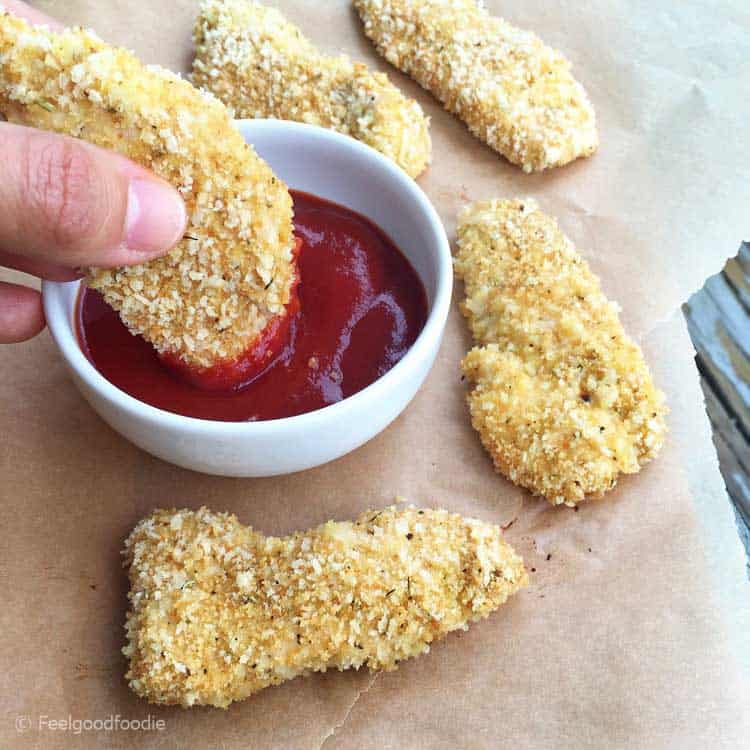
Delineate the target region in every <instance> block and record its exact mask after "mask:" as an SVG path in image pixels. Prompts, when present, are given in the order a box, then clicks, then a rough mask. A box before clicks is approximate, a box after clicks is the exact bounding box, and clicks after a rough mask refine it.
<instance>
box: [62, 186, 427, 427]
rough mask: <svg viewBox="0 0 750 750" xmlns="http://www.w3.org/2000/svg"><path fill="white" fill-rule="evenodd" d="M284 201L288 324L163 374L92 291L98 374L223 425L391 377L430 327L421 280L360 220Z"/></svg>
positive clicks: (86, 346) (306, 408) (86, 340)
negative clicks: (232, 355)
mask: <svg viewBox="0 0 750 750" xmlns="http://www.w3.org/2000/svg"><path fill="white" fill-rule="evenodd" d="M292 197H293V198H294V212H295V216H294V225H295V232H296V235H297V237H298V238H299V240H300V241H301V244H300V246H299V255H298V285H297V287H296V290H295V293H293V295H292V300H291V302H290V304H289V305H288V306H287V310H286V314H284V315H280V316H279V317H278V318H275V319H274V320H272V321H271V323H270V324H269V325H268V327H267V328H266V330H265V331H264V332H263V333H262V334H261V337H260V339H259V340H258V341H256V342H255V343H254V345H253V347H252V348H251V349H249V350H248V352H247V353H246V354H244V355H242V356H241V357H239V358H238V359H237V360H234V361H232V362H228V363H221V364H219V365H217V366H214V367H211V368H207V369H204V370H192V371H189V370H187V369H186V368H185V366H184V365H183V364H182V363H178V364H177V365H176V363H175V362H174V361H171V362H167V363H166V364H165V363H164V362H163V361H162V360H161V359H160V358H159V356H158V355H157V353H156V351H155V350H154V349H153V347H152V346H151V345H150V344H149V343H148V342H146V341H145V340H144V339H142V338H140V337H139V336H134V335H132V334H131V333H130V332H129V331H128V330H127V328H126V327H125V326H124V325H123V323H122V321H121V320H120V318H119V316H118V314H117V313H116V312H115V311H114V310H113V309H112V308H111V307H109V305H107V304H106V303H105V302H104V300H103V299H102V297H101V295H100V294H99V293H98V292H95V291H93V290H91V289H83V291H82V292H81V295H80V297H79V302H78V316H77V322H78V336H79V339H80V342H81V348H82V349H83V351H84V352H85V354H86V355H87V356H88V358H89V360H91V362H92V363H93V365H94V366H95V367H96V368H97V370H99V372H100V373H101V374H102V375H103V376H104V377H105V378H107V380H109V381H110V382H111V383H112V384H114V385H116V386H117V387H118V388H120V389H121V390H123V391H125V392H126V393H129V394H130V395H131V396H133V397H135V398H137V399H138V400H139V401H143V402H144V403H147V404H151V405H152V406H156V407H158V408H160V409H164V410H166V411H170V412H175V413H177V414H182V415H184V416H188V417H197V418H199V419H215V420H221V421H227V422H245V421H254V420H261V419H279V418H281V417H291V416H294V415H297V414H304V413H306V412H310V411H315V410H316V409H321V408H322V407H324V406H328V405H329V404H334V403H336V402H337V401H341V399H343V398H346V397H347V396H351V395H352V394H353V393H357V391H360V390H362V389H363V388H365V387H366V386H368V385H370V383H372V382H373V381H375V380H377V379H378V378H379V377H380V376H381V375H383V374H384V373H386V372H387V371H388V370H390V369H391V368H392V367H393V366H394V365H395V364H396V363H397V362H398V361H399V360H400V359H401V358H402V357H403V356H404V354H405V353H406V352H407V350H408V349H409V347H410V346H411V345H412V344H413V343H414V341H415V340H416V338H417V336H418V335H419V333H420V331H421V330H422V328H423V327H424V324H425V320H426V319H427V298H426V295H425V291H424V287H423V286H422V283H421V281H420V279H419V277H418V276H417V274H416V272H415V271H414V269H413V268H412V267H411V265H410V264H409V262H408V261H407V260H406V258H404V256H403V255H402V254H401V252H400V251H399V250H398V248H396V246H395V245H394V244H393V243H392V242H391V241H390V240H389V239H388V237H387V236H386V235H385V234H384V233H383V232H382V231H381V230H380V229H378V227H376V226H375V225H374V224H373V223H372V222H370V221H369V220H368V219H366V218H364V217H363V216H360V215H359V214H357V213H355V212H353V211H351V210H350V209H347V208H344V207H343V206H338V205H336V204H334V203H330V202H328V201H325V200H323V199H321V198H317V197H314V196H312V195H308V194H306V193H300V192H296V191H292ZM248 381H249V382H248ZM237 382H242V383H244V385H242V386H241V387H239V388H238V387H232V385H233V384H236V383H237Z"/></svg>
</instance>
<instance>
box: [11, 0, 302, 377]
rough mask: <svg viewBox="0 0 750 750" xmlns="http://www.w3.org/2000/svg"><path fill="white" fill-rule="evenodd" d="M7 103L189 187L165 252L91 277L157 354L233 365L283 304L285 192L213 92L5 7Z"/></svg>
mask: <svg viewBox="0 0 750 750" xmlns="http://www.w3.org/2000/svg"><path fill="white" fill-rule="evenodd" d="M0 111H1V112H2V113H3V114H4V115H6V117H7V118H8V119H9V120H10V121H11V122H15V123H19V124H22V125H32V126H34V127H38V128H42V129H45V130H53V131H55V132H58V133H64V134H67V135H72V136H75V137H77V138H83V139H85V140H87V141H90V142H91V143H94V144H96V145H97V146H102V147H104V148H108V149H112V150H113V151H117V152H119V153H120V154H123V155H125V156H127V157H129V158H131V159H133V160H134V161H136V162H138V163H139V164H142V165H143V166H145V167H148V168H149V169H151V170H153V171H154V172H155V173H156V174H158V175H160V176H161V177H163V178H164V179H166V180H167V181H168V182H170V183H171V184H172V185H174V186H175V187H176V188H177V189H178V190H179V191H180V193H181V194H182V196H183V198H184V199H185V203H186V206H187V213H188V217H189V218H188V228H187V231H186V235H185V239H184V240H183V241H182V242H180V243H179V244H178V245H177V246H176V247H175V248H174V249H173V250H172V251H171V252H170V253H169V254H168V255H167V256H165V257H163V258H159V259H157V260H152V261H149V262H148V263H144V264H142V265H136V266H130V267H128V268H117V269H114V270H102V269H96V268H92V269H90V270H89V273H88V276H87V279H86V283H88V284H89V285H90V286H91V287H93V288H95V289H98V290H99V291H100V292H102V294H103V295H104V298H105V300H106V301H107V302H108V303H109V304H110V305H111V306H112V307H114V308H115V309H116V310H118V311H119V313H120V317H121V318H122V320H123V321H124V323H125V324H126V325H127V327H128V328H129V329H130V330H131V331H132V332H133V333H137V334H140V335H142V336H143V337H144V338H145V339H147V340H148V341H150V342H151V343H152V344H153V345H154V346H155V348H156V349H157V350H158V351H159V352H161V353H165V352H169V353H172V354H178V355H179V356H181V358H182V359H183V360H184V361H185V362H186V363H188V364H191V365H195V366H197V367H207V366H210V365H213V364H215V363H216V362H218V361H222V360H229V359H232V358H234V357H236V356H237V355H239V354H241V353H242V352H243V351H245V350H246V349H248V347H249V345H250V344H251V343H252V341H253V339H254V338H255V337H256V336H257V335H258V333H259V332H260V331H261V330H262V329H263V328H264V327H265V326H266V324H267V323H268V322H269V321H270V320H271V319H272V318H274V316H277V315H279V314H280V313H282V312H283V310H284V305H286V304H287V302H288V301H289V296H290V288H291V285H292V283H293V279H294V275H295V270H294V264H293V261H292V245H293V234H292V201H291V197H290V195H289V191H288V190H287V188H286V186H285V185H284V184H283V183H282V182H281V181H280V180H279V179H277V178H276V177H275V176H274V174H273V173H272V171H271V169H270V168H269V167H268V165H267V164H266V163H265V162H263V161H262V160H261V159H260V158H258V156H257V155H256V154H255V152H254V151H253V149H252V148H251V147H250V146H248V145H247V144H246V143H245V141H244V140H243V138H242V136H241V135H240V133H239V132H238V131H237V130H236V129H235V127H234V126H233V124H232V121H231V119H230V116H229V113H228V112H227V110H226V108H225V107H224V105H223V104H221V103H220V102H219V101H217V100H216V99H215V98H214V97H213V96H211V95H210V94H207V93H202V92H199V91H198V90H197V89H195V88H194V87H193V86H191V85H190V84H189V83H187V82H186V81H183V80H182V79H181V78H179V77H178V76H177V75H175V74H173V73H170V72H168V71H166V70H163V69H161V68H157V67H154V66H144V65H142V64H141V63H140V62H139V61H138V60H137V59H136V57H135V56H134V55H133V54H131V53H130V52H128V51H126V50H123V49H117V48H115V47H110V46H108V45H106V44H104V43H103V42H102V41H101V40H100V39H98V38H97V37H96V36H95V35H94V34H93V33H92V32H90V31H84V30H83V29H69V30H66V31H63V32H61V33H54V32H51V31H49V30H48V29H46V28H44V27H32V26H30V25H29V24H28V23H26V22H25V21H23V20H21V19H19V18H16V17H14V16H12V15H10V14H8V13H6V12H2V14H0Z"/></svg>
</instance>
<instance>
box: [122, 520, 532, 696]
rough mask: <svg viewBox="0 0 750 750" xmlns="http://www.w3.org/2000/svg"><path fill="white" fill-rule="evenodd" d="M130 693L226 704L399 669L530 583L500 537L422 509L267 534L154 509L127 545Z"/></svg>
mask: <svg viewBox="0 0 750 750" xmlns="http://www.w3.org/2000/svg"><path fill="white" fill-rule="evenodd" d="M124 554H125V557H126V565H129V567H130V583H131V590H130V594H129V598H130V606H131V609H130V611H129V612H128V616H127V625H126V630H127V638H128V644H127V646H125V648H124V649H123V652H124V653H125V655H126V656H127V657H129V659H130V669H129V671H128V673H127V675H126V677H127V679H128V680H129V682H130V686H131V688H132V689H133V690H134V691H135V692H136V693H137V694H138V695H140V696H142V697H144V698H147V699H148V700H149V701H151V702H154V703H170V704H172V703H179V704H181V705H183V706H192V705H204V704H206V705H212V706H218V707H222V708H224V707H226V706H228V705H229V704H230V703H231V702H232V701H236V700H242V699H243V698H246V697H247V696H249V695H252V694H253V693H255V692H257V691H258V690H262V689H263V688H265V687H267V686H269V685H277V684H279V683H281V682H284V681H285V680H290V679H292V678H294V677H297V676H299V675H303V674H307V673H309V672H325V671H326V670H327V669H333V668H335V669H339V670H344V669H348V668H350V667H354V668H355V669H359V668H360V667H361V666H363V665H367V666H368V667H369V668H370V669H371V670H380V669H383V670H393V669H395V668H396V665H397V664H398V662H399V661H401V660H403V659H408V658H409V657H412V656H417V655H419V654H422V653H426V652H427V651H429V649H430V643H432V641H434V640H437V639H438V638H441V637H442V636H444V635H445V634H446V633H449V632H450V631H452V630H459V629H461V630H466V628H467V627H468V623H469V622H472V621H474V620H479V619H482V618H484V617H487V615H488V614H489V613H490V612H492V611H493V610H494V609H496V608H497V607H499V606H500V605H501V604H502V603H503V602H505V600H506V599H507V598H508V597H509V596H510V595H511V594H513V593H515V592H516V591H517V590H518V589H519V588H521V587H522V586H525V585H526V584H527V582H528V579H527V574H526V570H525V569H524V566H523V561H522V560H521V558H520V557H519V556H518V555H516V554H515V552H514V551H513V550H512V549H511V548H510V546H508V545H507V544H506V543H505V542H504V541H503V540H502V538H501V531H500V529H499V528H498V527H497V526H493V525H492V524H488V523H484V522H482V521H475V520H473V519H470V518H461V516H458V515H453V514H450V513H448V512H446V511H444V510H417V509H415V508H413V507H404V506H401V507H396V506H392V507H390V508H385V509H384V510H380V511H368V512H367V513H365V514H363V515H362V516H360V518H359V519H358V520H357V521H355V522H354V523H351V522H345V523H338V522H334V521H329V522H328V523H326V524H323V525H322V526H319V527H318V528H316V529H312V530H311V531H307V532H304V533H297V534H293V535H292V536H288V537H284V538H279V537H266V536H263V535H262V534H259V533H257V532H255V531H253V530H252V529H251V528H250V527H248V526H244V525H243V524H241V523H240V522H239V521H238V520H237V518H236V517H235V516H232V515H228V514H225V513H212V512H211V511H209V510H208V509H206V508H201V509H200V510H199V511H196V512H193V511H190V510H180V511H177V510H170V511H166V510H157V511H155V512H154V513H153V514H152V515H151V516H149V517H147V518H145V519H144V520H143V521H141V522H140V523H139V524H138V525H137V526H136V527H135V529H134V530H133V532H132V533H131V534H130V536H129V537H128V539H127V541H126V543H125V552H124Z"/></svg>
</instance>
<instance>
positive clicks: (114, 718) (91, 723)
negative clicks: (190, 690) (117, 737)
mask: <svg viewBox="0 0 750 750" xmlns="http://www.w3.org/2000/svg"><path fill="white" fill-rule="evenodd" d="M166 727H167V722H166V721H165V720H164V719H157V718H156V717H155V716H152V715H151V714H148V716H144V717H143V718H142V719H128V718H127V717H124V716H120V714H109V715H108V716H102V717H97V718H82V719H79V718H75V717H73V716H72V715H70V714H68V716H48V715H47V714H40V715H39V716H35V717H32V716H27V715H25V714H19V715H18V716H16V731H17V732H18V733H19V734H22V733H24V732H30V731H34V730H36V731H37V732H67V733H69V734H83V733H84V732H161V731H163V730H164V729H166Z"/></svg>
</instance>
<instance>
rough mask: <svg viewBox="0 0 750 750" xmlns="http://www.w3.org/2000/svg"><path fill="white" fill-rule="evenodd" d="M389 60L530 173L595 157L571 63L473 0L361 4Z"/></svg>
mask: <svg viewBox="0 0 750 750" xmlns="http://www.w3.org/2000/svg"><path fill="white" fill-rule="evenodd" d="M354 5H355V7H356V8H357V10H358V11H359V14H360V16H361V18H362V21H363V23H364V29H365V34H367V36H368V37H370V39H372V40H373V42H375V45H376V47H377V49H378V51H379V52H380V53H381V54H382V55H383V57H385V59H386V60H388V62H390V63H391V64H393V65H395V66H396V67H397V68H399V69H400V70H403V71H404V72H405V73H408V74H409V75H410V76H411V77H412V78H414V80H415V81H417V82H418V83H419V84H420V85H422V86H423V87H424V88H426V89H427V90H428V91H431V92H432V93H433V94H434V95H435V96H436V97H437V99H439V100H440V102H442V104H443V105H444V106H445V108H446V109H447V110H448V111H450V112H453V113H454V114H456V115H458V117H460V118H461V119H462V120H463V121H464V122H465V123H466V124H467V125H468V127H469V129H470V130H471V132H472V133H474V135H476V136H477V137H478V138H480V139H481V140H483V141H484V142H485V143H487V144H488V145H489V146H491V147H492V148H494V149H495V150H496V151H499V152H500V153H501V154H502V155H503V156H504V157H505V158H506V159H508V161H510V162H512V163H513V164H517V165H518V166H520V167H522V168H523V170H524V171H525V172H536V171H539V170H542V169H547V168H548V167H559V166H562V165H563V164H567V163H568V162H571V161H573V160H574V159H577V158H578V157H581V156H589V155H590V154H592V153H593V152H594V151H595V150H596V147H597V144H598V136H597V132H596V121H595V116H594V110H593V108H592V106H591V103H590V102H589V99H588V96H587V95H586V92H585V91H584V89H583V87H582V86H581V84H580V83H578V82H577V81H576V80H575V79H574V78H573V76H572V74H571V72H570V62H568V60H567V59H566V58H565V57H563V55H561V54H560V53H559V52H557V51H555V50H553V49H552V48H550V47H547V46H546V45H545V44H544V43H543V42H542V41H541V40H540V39H539V38H538V37H537V36H536V35H534V34H532V33H531V32H528V31H522V30H521V29H517V28H515V27H514V26H511V25H510V24H509V23H507V22H506V21H504V20H502V19H501V18H496V17H494V16H491V15H490V14H489V13H488V12H487V10H486V9H485V8H483V7H482V6H481V4H478V3H477V2H475V0H354Z"/></svg>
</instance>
